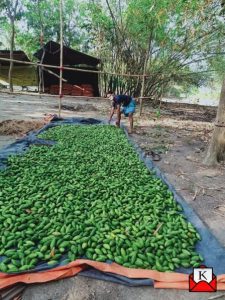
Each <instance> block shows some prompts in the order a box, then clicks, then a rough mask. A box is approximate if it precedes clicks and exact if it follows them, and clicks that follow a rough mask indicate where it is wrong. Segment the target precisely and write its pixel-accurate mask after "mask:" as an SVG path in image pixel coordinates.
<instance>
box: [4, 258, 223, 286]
mask: <svg viewBox="0 0 225 300" xmlns="http://www.w3.org/2000/svg"><path fill="white" fill-rule="evenodd" d="M88 266H91V267H93V268H95V269H97V270H99V271H102V272H107V273H114V274H118V275H122V276H125V277H128V278H149V279H153V280H154V281H155V282H154V287H155V288H175V289H185V290H188V289H189V287H188V280H189V275H188V274H182V273H175V272H159V271H155V270H145V269H130V268H125V267H123V266H120V265H118V264H116V263H112V264H107V263H102V262H97V261H92V260H87V259H77V260H75V261H73V262H71V263H69V264H68V265H65V266H61V267H57V268H54V269H50V270H47V271H39V272H32V273H24V274H6V273H0V289H3V288H6V287H9V286H12V285H14V284H15V283H18V282H23V283H27V284H30V283H41V282H48V281H53V280H59V279H62V278H67V277H72V276H74V275H76V274H78V273H79V272H80V271H82V270H84V269H85V268H86V267H88ZM218 290H225V274H223V275H219V276H218Z"/></svg>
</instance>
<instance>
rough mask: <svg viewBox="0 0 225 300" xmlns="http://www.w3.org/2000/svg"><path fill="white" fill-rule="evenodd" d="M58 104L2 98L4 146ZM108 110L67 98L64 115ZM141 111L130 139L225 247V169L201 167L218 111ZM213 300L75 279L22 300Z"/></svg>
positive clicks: (172, 107) (36, 289)
mask: <svg viewBox="0 0 225 300" xmlns="http://www.w3.org/2000/svg"><path fill="white" fill-rule="evenodd" d="M57 105H58V98H57V97H41V98H39V96H28V95H8V94H0V147H2V146H4V145H7V144H9V143H10V142H12V141H13V140H15V139H16V138H19V137H21V136H22V135H23V134H25V133H26V132H28V131H29V130H32V129H37V128H39V126H42V124H43V117H44V114H45V113H58V108H57V107H58V106H57ZM109 108H110V104H109V102H108V100H106V99H95V98H93V99H87V98H72V97H67V98H65V99H63V106H62V116H63V117H69V116H73V117H77V116H85V117H95V118H100V119H105V118H107V115H108V113H109ZM138 110H139V108H138V109H137V113H136V115H135V132H134V133H133V134H132V138H133V139H134V140H135V141H136V142H137V143H138V144H139V145H140V147H141V148H142V149H143V150H144V151H145V152H146V154H147V155H151V151H154V153H158V154H160V158H161V159H160V161H157V162H156V164H157V165H158V167H159V168H160V169H161V170H162V171H163V172H164V173H165V175H166V176H167V178H168V179H169V181H170V182H171V183H172V184H173V185H174V186H175V188H176V190H177V191H178V192H179V193H180V194H181V195H182V196H183V197H184V198H185V200H186V201H187V202H188V203H189V204H190V205H191V206H192V207H193V208H194V210H195V211H196V212H197V214H198V215H199V216H200V218H201V219H202V220H203V221H204V222H205V223H206V224H207V226H208V227H209V228H210V230H211V231H212V232H213V233H214V235H215V236H216V237H217V238H218V240H220V242H221V243H222V244H223V245H224V246H225V235H224V226H221V224H224V220H225V189H224V182H225V165H224V164H221V165H219V166H217V167H215V168H208V167H206V166H204V165H203V164H202V160H203V158H204V155H205V151H206V149H207V145H208V142H209V139H210V136H211V134H212V130H213V121H214V120H215V117H216V108H214V107H203V106H197V105H188V104H174V103H173V104H172V103H170V104H169V103H167V104H163V105H162V106H161V109H160V112H159V111H158V108H152V107H150V106H149V105H146V104H145V106H144V110H143V114H142V116H141V117H140V116H139V111H138ZM9 120H10V121H9ZM12 120H13V121H12ZM21 120H22V121H23V122H22V123H21ZM2 121H4V122H2ZM6 121H7V122H6ZM123 122H124V124H125V125H127V120H124V119H123ZM4 126H5V128H6V129H5V130H4V129H3V128H4ZM153 158H154V157H153ZM155 158H156V157H155ZM218 294H221V293H218ZM221 295H222V294H221ZM209 297H210V295H209V294H206V293H203V294H195V293H189V292H186V291H175V290H154V289H153V288H148V287H141V288H130V287H125V286H121V285H116V284H113V283H108V282H102V281H98V280H93V279H88V278H84V277H81V276H77V277H76V278H71V279H66V280H62V281H59V282H54V283H49V284H44V285H34V286H31V287H29V288H27V289H26V291H25V293H24V296H23V299H24V300H28V299H29V300H36V299H38V300H47V299H54V300H72V299H73V300H76V299H79V300H92V299H93V300H95V299H96V300H101V299H102V300H103V299H104V300H107V299H110V300H111V299H112V300H114V299H115V300H116V299H124V300H128V299H131V300H132V299H135V300H136V299H137V300H138V299H141V300H142V299H143V300H145V299H150V300H151V299H175V298H177V299H199V300H200V299H209ZM220 299H222V298H220Z"/></svg>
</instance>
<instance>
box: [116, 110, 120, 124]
mask: <svg viewBox="0 0 225 300" xmlns="http://www.w3.org/2000/svg"><path fill="white" fill-rule="evenodd" d="M120 120H121V110H120V107H118V108H117V121H116V126H117V127H120Z"/></svg>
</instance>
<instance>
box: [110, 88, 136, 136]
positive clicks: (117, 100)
mask: <svg viewBox="0 0 225 300" xmlns="http://www.w3.org/2000/svg"><path fill="white" fill-rule="evenodd" d="M107 97H108V98H109V99H110V100H111V101H112V107H111V111H110V116H109V121H108V123H109V124H110V122H111V120H112V117H113V115H114V113H115V112H116V114H117V121H116V126H117V127H120V120H121V114H122V113H123V114H124V115H125V117H128V118H129V123H130V128H129V133H132V132H133V127H134V119H133V115H134V113H135V108H136V102H135V100H134V98H132V97H131V96H128V95H115V94H114V93H113V92H111V91H109V92H108V94H107Z"/></svg>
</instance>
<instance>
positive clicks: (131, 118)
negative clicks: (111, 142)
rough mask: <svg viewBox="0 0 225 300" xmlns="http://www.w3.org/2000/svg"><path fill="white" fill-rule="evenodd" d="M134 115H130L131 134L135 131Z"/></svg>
mask: <svg viewBox="0 0 225 300" xmlns="http://www.w3.org/2000/svg"><path fill="white" fill-rule="evenodd" d="M133 115H134V114H133V113H129V123H130V128H129V133H132V132H133V129H134V117H133Z"/></svg>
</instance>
